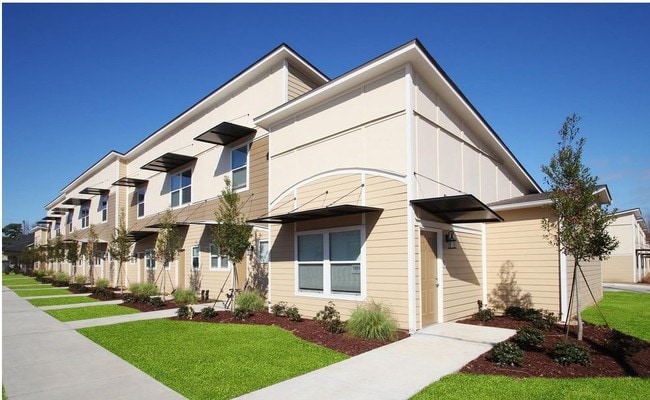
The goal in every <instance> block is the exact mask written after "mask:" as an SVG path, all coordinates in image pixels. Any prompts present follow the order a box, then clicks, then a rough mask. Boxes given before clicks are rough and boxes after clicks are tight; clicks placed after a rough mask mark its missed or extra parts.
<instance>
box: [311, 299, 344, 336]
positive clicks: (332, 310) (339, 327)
mask: <svg viewBox="0 0 650 400" xmlns="http://www.w3.org/2000/svg"><path fill="white" fill-rule="evenodd" d="M314 321H318V322H320V323H321V324H322V325H323V326H324V327H325V330H327V331H328V332H331V333H343V332H344V331H345V323H344V322H343V321H341V313H339V312H338V311H337V310H336V307H335V305H334V303H333V302H331V301H330V302H328V303H327V305H326V306H325V307H323V309H322V310H320V311H319V312H318V313H316V316H315V317H314Z"/></svg>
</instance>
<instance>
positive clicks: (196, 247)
mask: <svg viewBox="0 0 650 400" xmlns="http://www.w3.org/2000/svg"><path fill="white" fill-rule="evenodd" d="M195 249H196V250H197V254H196V255H194V250H195ZM190 257H191V259H190V266H191V268H192V270H194V271H198V270H200V269H201V247H200V246H199V245H196V246H192V252H191V253H190ZM194 259H196V266H194Z"/></svg>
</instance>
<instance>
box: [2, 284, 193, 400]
mask: <svg viewBox="0 0 650 400" xmlns="http://www.w3.org/2000/svg"><path fill="white" fill-rule="evenodd" d="M127 343H128V340H127V341H125V344H127ZM2 383H3V385H4V386H5V388H6V391H7V395H8V397H9V399H10V400H32V399H48V400H59V399H60V400H70V399H85V398H92V399H93V400H100V399H107V400H108V399H111V400H116V399H129V400H131V399H183V398H184V397H183V396H181V395H180V394H178V393H176V392H175V391H173V390H171V389H170V388H168V387H167V386H165V385H163V384H162V383H160V382H158V381H156V380H155V379H153V378H152V377H150V376H149V375H147V374H145V373H144V372H142V371H140V370H139V369H137V368H136V367H134V366H132V365H131V364H129V363H127V362H126V361H124V360H122V359H121V358H119V357H117V356H116V355H114V354H113V353H111V352H109V351H108V350H106V349H104V348H102V347H101V346H99V345H98V344H95V343H94V342H92V341H91V340H89V339H87V338H86V337H84V336H82V335H81V334H79V333H78V332H76V331H75V330H74V329H73V328H71V327H70V326H68V325H66V324H64V323H62V322H59V321H58V320H56V319H54V318H53V317H51V316H49V315H48V314H46V313H45V312H43V311H41V310H39V309H38V308H36V307H34V306H33V305H31V304H30V303H29V302H27V301H26V300H25V299H23V298H21V297H19V296H18V295H16V294H15V293H14V292H12V291H11V290H9V289H8V288H6V287H4V286H3V287H2Z"/></svg>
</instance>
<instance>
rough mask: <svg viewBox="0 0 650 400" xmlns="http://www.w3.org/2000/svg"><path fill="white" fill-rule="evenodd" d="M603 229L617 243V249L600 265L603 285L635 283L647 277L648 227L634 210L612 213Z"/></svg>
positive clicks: (649, 264)
mask: <svg viewBox="0 0 650 400" xmlns="http://www.w3.org/2000/svg"><path fill="white" fill-rule="evenodd" d="M615 217H616V218H615V220H614V221H613V222H612V223H611V225H609V226H608V227H607V229H608V231H609V233H610V234H611V235H612V236H614V237H616V238H617V239H618V242H619V244H618V247H617V248H616V249H615V250H614V251H613V252H612V255H611V257H610V258H609V259H607V260H605V261H603V281H605V282H616V283H637V282H640V281H641V280H642V279H643V277H644V276H646V274H648V273H650V244H649V243H648V233H647V232H648V227H647V226H646V223H645V220H644V219H643V215H642V214H641V210H640V209H638V208H635V209H632V210H625V211H620V212H618V213H616V215H615Z"/></svg>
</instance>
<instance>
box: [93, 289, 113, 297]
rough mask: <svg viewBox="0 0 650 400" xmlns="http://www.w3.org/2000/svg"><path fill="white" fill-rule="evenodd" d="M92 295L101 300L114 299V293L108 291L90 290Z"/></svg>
mask: <svg viewBox="0 0 650 400" xmlns="http://www.w3.org/2000/svg"><path fill="white" fill-rule="evenodd" d="M92 293H93V294H94V295H96V296H97V297H99V298H100V299H102V300H112V299H114V298H115V293H114V292H113V291H112V290H110V289H105V288H97V287H95V288H93V289H92Z"/></svg>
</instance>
